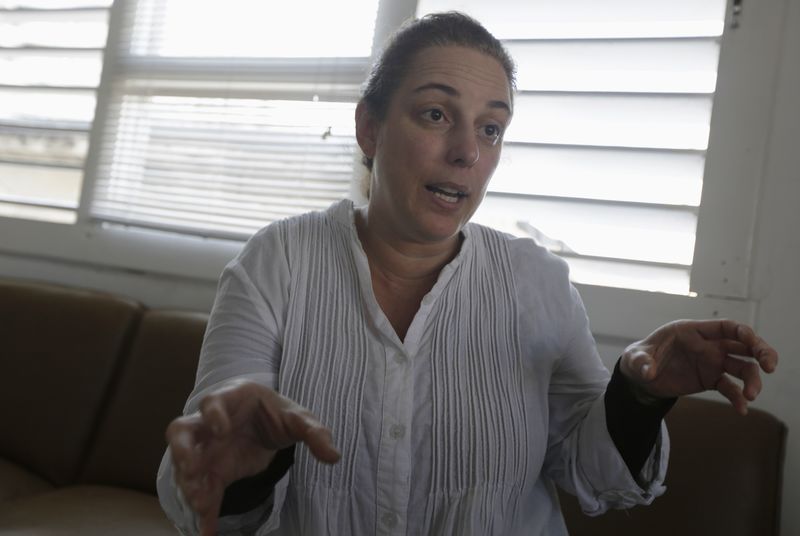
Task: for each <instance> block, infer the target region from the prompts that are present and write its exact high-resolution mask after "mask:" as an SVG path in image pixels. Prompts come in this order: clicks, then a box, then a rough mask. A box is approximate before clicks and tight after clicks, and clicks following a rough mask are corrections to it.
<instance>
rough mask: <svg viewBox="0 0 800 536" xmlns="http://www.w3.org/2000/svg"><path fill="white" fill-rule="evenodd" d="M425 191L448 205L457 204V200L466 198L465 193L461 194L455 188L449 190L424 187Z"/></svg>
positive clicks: (440, 187) (442, 187)
mask: <svg viewBox="0 0 800 536" xmlns="http://www.w3.org/2000/svg"><path fill="white" fill-rule="evenodd" d="M425 189H426V190H428V191H429V192H433V195H435V196H436V197H438V198H439V199H441V200H442V201H446V202H448V203H458V200H459V199H461V198H463V197H467V193H466V192H462V191H460V190H457V189H455V188H450V187H447V186H431V185H428V186H425Z"/></svg>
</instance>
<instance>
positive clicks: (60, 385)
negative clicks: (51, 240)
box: [0, 280, 141, 485]
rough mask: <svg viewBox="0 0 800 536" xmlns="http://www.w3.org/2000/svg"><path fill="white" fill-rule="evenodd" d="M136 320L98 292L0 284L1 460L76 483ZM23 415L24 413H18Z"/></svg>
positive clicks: (126, 304) (135, 310)
mask: <svg viewBox="0 0 800 536" xmlns="http://www.w3.org/2000/svg"><path fill="white" fill-rule="evenodd" d="M140 312H141V308H140V306H139V305H138V304H137V303H135V302H132V301H128V300H125V299H122V298H119V297H114V296H110V295H106V294H101V293H98V292H91V291H83V290H76V289H67V288H62V287H57V286H53V285H46V284H37V283H22V282H11V281H5V280H0V341H2V353H1V354H0V422H2V423H3V429H4V430H6V431H10V433H3V434H0V458H8V459H11V460H14V461H15V462H18V463H20V464H21V465H23V466H24V467H26V468H28V469H30V470H32V471H34V472H36V473H37V474H39V475H40V476H42V477H44V478H46V479H48V480H49V481H51V482H52V483H54V484H57V485H62V484H65V483H67V482H70V481H72V479H74V477H75V475H76V473H77V471H78V469H79V467H80V463H81V461H82V456H83V454H84V452H85V449H86V446H87V444H88V442H89V441H90V434H91V432H92V430H93V429H94V426H95V425H96V422H97V417H98V415H99V410H100V408H101V407H102V406H103V405H104V404H105V402H106V399H107V396H108V394H109V393H108V386H109V381H110V379H111V378H112V376H113V375H114V373H115V371H116V368H117V365H118V362H119V356H120V354H121V353H122V351H123V349H124V348H125V347H126V345H127V343H128V342H129V338H130V336H131V334H132V333H133V330H134V329H135V325H136V322H137V320H138V318H139V314H140ZM20 408H24V411H20Z"/></svg>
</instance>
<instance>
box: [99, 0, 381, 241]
mask: <svg viewBox="0 0 800 536" xmlns="http://www.w3.org/2000/svg"><path fill="white" fill-rule="evenodd" d="M376 12H377V0H349V1H348V2H338V3H331V2H324V1H319V0H317V1H309V0H307V1H303V2H295V3H290V4H289V3H287V4H286V5H277V4H276V3H272V2H269V3H266V2H251V1H244V0H236V1H231V2H225V3H224V4H223V3H219V2H194V1H193V2H189V1H185V0H140V1H138V2H127V3H124V4H121V5H120V6H119V9H118V10H117V11H115V16H117V17H118V20H119V27H120V38H119V40H118V43H119V46H118V48H116V49H115V50H114V51H113V52H110V53H113V57H111V58H109V61H108V62H107V64H106V65H107V68H109V66H112V67H111V68H112V69H113V71H111V75H110V80H111V82H110V85H109V96H108V103H107V110H108V114H107V119H106V121H105V122H104V123H103V124H102V125H101V127H102V129H101V131H100V136H99V144H98V145H97V147H96V151H97V158H96V165H95V166H94V168H93V170H92V176H93V188H92V199H91V202H90V208H89V216H90V218H92V219H94V220H95V221H99V222H102V223H105V224H121V225H131V226H137V227H145V228H154V229H161V230H167V231H175V232H180V233H185V234H195V235H200V236H205V237H217V238H238V239H242V238H245V237H247V236H248V235H249V234H251V233H252V232H253V231H255V230H257V229H258V228H260V227H262V226H264V225H265V224H267V223H269V222H271V221H274V220H276V219H280V218H283V217H287V216H291V215H294V214H300V213H303V212H307V211H309V210H313V209H321V208H325V207H327V206H329V205H330V204H331V203H332V202H334V201H336V200H338V199H342V198H344V197H346V196H347V195H348V194H349V193H350V191H351V188H352V184H353V176H354V170H356V169H357V168H356V166H355V162H356V159H357V152H356V143H355V130H354V111H355V102H356V100H357V99H358V96H359V89H360V84H361V83H362V81H363V80H364V78H365V77H366V73H367V70H368V68H369V61H370V55H371V50H372V38H373V31H374V27H375V17H376ZM345 17H346V19H345ZM337 21H338V22H337ZM344 28H346V30H344ZM93 150H95V149H93Z"/></svg>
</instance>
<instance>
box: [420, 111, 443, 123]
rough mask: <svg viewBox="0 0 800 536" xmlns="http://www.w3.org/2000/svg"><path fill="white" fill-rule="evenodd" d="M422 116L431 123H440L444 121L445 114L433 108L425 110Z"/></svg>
mask: <svg viewBox="0 0 800 536" xmlns="http://www.w3.org/2000/svg"><path fill="white" fill-rule="evenodd" d="M422 116H423V117H425V118H426V119H428V120H429V121H433V122H434V123H439V122H441V121H442V120H443V119H444V112H443V111H441V110H440V109H438V108H431V109H430V110H425V111H424V112H422Z"/></svg>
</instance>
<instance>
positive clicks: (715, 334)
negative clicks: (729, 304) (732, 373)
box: [694, 320, 778, 372]
mask: <svg viewBox="0 0 800 536" xmlns="http://www.w3.org/2000/svg"><path fill="white" fill-rule="evenodd" d="M694 326H695V328H696V329H697V331H698V333H700V334H701V335H702V336H703V337H704V338H705V339H707V340H712V339H731V340H734V341H739V342H741V343H742V344H744V345H746V346H747V347H748V348H749V352H748V353H746V354H745V355H751V356H753V357H755V358H756V359H757V360H758V362H759V364H760V366H761V369H762V370H763V371H764V372H773V371H774V370H775V368H776V367H777V366H778V352H777V351H776V350H775V349H774V348H773V347H772V346H770V345H769V344H767V342H766V341H764V339H762V338H761V337H759V336H758V335H756V333H755V331H753V328H751V327H750V326H748V325H747V324H742V323H740V322H736V321H734V320H698V321H694Z"/></svg>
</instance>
